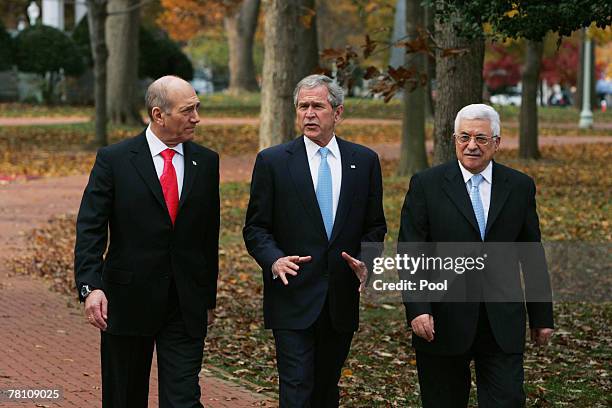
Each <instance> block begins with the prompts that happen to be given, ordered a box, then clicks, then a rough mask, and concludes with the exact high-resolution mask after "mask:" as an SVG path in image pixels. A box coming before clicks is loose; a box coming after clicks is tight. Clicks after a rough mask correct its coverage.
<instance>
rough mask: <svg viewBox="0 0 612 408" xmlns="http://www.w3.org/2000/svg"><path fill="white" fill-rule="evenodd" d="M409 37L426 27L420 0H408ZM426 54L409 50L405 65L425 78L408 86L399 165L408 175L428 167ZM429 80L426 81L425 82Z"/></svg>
mask: <svg viewBox="0 0 612 408" xmlns="http://www.w3.org/2000/svg"><path fill="white" fill-rule="evenodd" d="M405 12H406V40H407V41H408V42H413V43H414V42H416V41H418V40H419V32H424V30H425V9H424V8H423V6H422V5H421V4H420V0H406V10H405ZM425 58H426V55H424V54H423V53H409V54H407V55H406V56H405V66H406V68H407V69H408V70H412V71H413V72H415V73H417V75H418V73H422V74H423V75H424V79H425V81H420V80H416V81H412V82H406V85H405V86H404V89H403V90H404V93H403V97H404V104H403V116H402V145H401V148H400V162H399V166H398V168H397V174H398V175H399V176H407V175H412V174H414V173H416V172H417V171H419V170H423V169H424V168H427V152H426V150H425V111H426V104H427V99H426V96H425V91H426V90H427V86H426V85H425V83H426V82H427V81H428V80H429V79H428V78H427V75H426V74H425V72H426V66H425ZM424 82H425V83H424Z"/></svg>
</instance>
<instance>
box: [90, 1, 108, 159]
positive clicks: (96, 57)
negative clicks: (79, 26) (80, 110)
mask: <svg viewBox="0 0 612 408" xmlns="http://www.w3.org/2000/svg"><path fill="white" fill-rule="evenodd" d="M87 8H88V12H87V19H88V23H89V40H90V42H91V53H92V57H93V62H94V68H93V71H94V101H95V102H94V104H95V108H96V118H95V121H96V125H95V127H96V134H95V137H94V142H93V144H94V146H96V147H102V146H106V145H107V144H108V137H107V134H106V122H107V120H108V119H107V116H106V60H107V59H108V50H107V48H106V33H105V28H106V2H100V1H96V0H87Z"/></svg>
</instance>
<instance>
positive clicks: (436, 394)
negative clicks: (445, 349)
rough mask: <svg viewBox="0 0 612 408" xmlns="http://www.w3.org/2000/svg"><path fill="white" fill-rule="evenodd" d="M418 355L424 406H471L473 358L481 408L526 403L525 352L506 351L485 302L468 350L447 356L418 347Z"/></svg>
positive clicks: (517, 406) (505, 407) (518, 406)
mask: <svg viewBox="0 0 612 408" xmlns="http://www.w3.org/2000/svg"><path fill="white" fill-rule="evenodd" d="M434 324H435V322H434ZM414 335H415V334H413V336H414ZM416 356H417V369H418V373H419V384H420V389H421V400H422V402H423V408H465V407H467V406H468V400H469V396H470V385H471V371H470V362H471V361H472V360H474V367H475V372H476V386H477V392H478V407H479V408H522V407H524V406H525V392H524V390H523V381H524V373H523V354H522V353H516V354H511V353H505V352H504V351H503V350H502V349H501V348H500V347H499V345H498V344H497V342H496V341H495V338H494V336H493V332H492V331H491V326H490V324H489V319H488V317H487V311H486V308H485V306H484V304H481V306H480V309H479V315H478V328H477V331H476V338H475V339H474V343H473V344H472V347H471V348H470V349H469V350H468V352H467V353H465V354H460V355H452V356H446V355H439V354H430V353H427V352H424V351H419V350H417V351H416Z"/></svg>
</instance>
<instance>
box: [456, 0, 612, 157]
mask: <svg viewBox="0 0 612 408" xmlns="http://www.w3.org/2000/svg"><path fill="white" fill-rule="evenodd" d="M449 3H450V2H449ZM451 9H454V10H455V11H457V10H460V12H461V15H462V17H463V20H464V25H463V27H464V28H463V29H462V30H470V29H471V27H475V26H481V25H482V23H484V22H487V23H489V24H490V26H491V27H492V31H493V33H494V34H495V35H496V36H498V37H501V38H506V37H509V38H524V39H525V40H527V41H528V45H527V54H526V58H525V60H526V61H525V66H524V67H523V74H522V82H523V89H522V95H521V99H522V103H521V113H520V116H519V122H520V123H521V124H520V138H519V156H520V157H522V158H537V157H539V151H538V149H537V146H538V142H537V138H538V134H537V115H538V113H537V103H536V102H535V101H536V100H537V89H538V87H537V81H538V80H539V74H540V71H539V70H540V67H541V63H540V61H537V62H536V61H535V60H536V59H538V56H539V58H540V59H541V55H542V54H541V47H542V45H541V43H542V40H543V38H544V36H545V35H546V33H548V32H550V31H552V32H556V33H558V34H559V35H560V36H569V35H571V33H572V32H573V31H575V30H577V29H579V28H581V27H587V26H589V25H591V23H592V22H594V23H595V24H596V25H597V26H598V27H602V28H603V27H606V26H608V25H610V24H611V23H612V14H611V13H610V2H609V0H559V1H555V2H550V1H545V0H540V1H529V2H526V1H519V2H510V1H505V0H486V1H485V0H466V1H462V2H454V3H453V4H452V7H451Z"/></svg>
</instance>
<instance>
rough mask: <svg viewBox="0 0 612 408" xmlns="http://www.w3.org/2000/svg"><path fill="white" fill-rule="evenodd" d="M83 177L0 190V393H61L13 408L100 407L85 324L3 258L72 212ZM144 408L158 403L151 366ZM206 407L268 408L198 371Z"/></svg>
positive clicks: (1, 406) (95, 350)
mask: <svg viewBox="0 0 612 408" xmlns="http://www.w3.org/2000/svg"><path fill="white" fill-rule="evenodd" d="M85 182H86V177H84V176H72V177H62V178H47V179H41V180H35V181H29V182H26V183H15V184H8V185H4V186H0V203H1V205H0V248H1V249H0V390H2V389H6V388H10V387H19V388H30V389H32V388H39V389H40V388H46V389H50V388H58V387H59V388H61V389H62V391H63V399H62V400H61V401H59V402H52V401H44V402H43V401H38V402H37V403H36V404H35V403H34V402H32V401H25V402H22V403H17V402H2V399H1V398H0V408H5V407H6V408H9V407H10V408H12V407H35V406H36V407H77V408H84V407H87V408H89V407H93V408H97V407H101V403H100V398H101V391H100V382H101V381H100V361H99V332H98V331H97V330H96V329H94V328H92V327H91V326H89V324H87V323H86V322H85V319H84V318H83V316H82V312H81V309H80V308H77V307H75V306H74V301H73V300H72V299H69V298H68V297H65V296H62V295H59V294H57V293H54V292H51V291H50V290H49V286H48V285H47V283H46V282H44V281H42V280H41V279H38V278H32V277H26V276H10V275H9V273H8V271H7V268H6V259H7V258H9V257H11V256H13V255H19V254H22V253H23V248H24V247H25V246H24V238H23V232H27V231H29V230H31V229H33V228H35V227H36V226H37V225H41V224H43V223H44V222H45V221H47V220H48V219H49V217H51V216H53V215H56V214H64V213H68V212H74V211H76V208H77V206H78V203H79V200H80V197H81V194H82V191H83V187H84V183H85ZM152 371H153V372H152V375H151V384H150V391H151V392H150V398H149V402H150V406H151V407H156V406H157V370H156V367H155V366H154V367H153V370H152ZM200 384H201V387H202V393H203V396H202V403H203V404H204V405H205V407H207V408H208V407H214V408H216V407H227V408H230V407H231V408H240V407H254V406H257V407H275V406H277V404H276V403H275V402H274V401H272V400H271V399H270V398H268V397H266V396H263V395H260V394H257V393H254V392H251V391H248V390H247V389H246V388H243V387H241V386H239V385H237V384H234V383H231V382H228V381H225V380H222V379H219V378H218V376H215V375H214V372H211V371H210V370H208V369H206V368H205V369H204V370H203V371H202V373H201V381H200Z"/></svg>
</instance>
